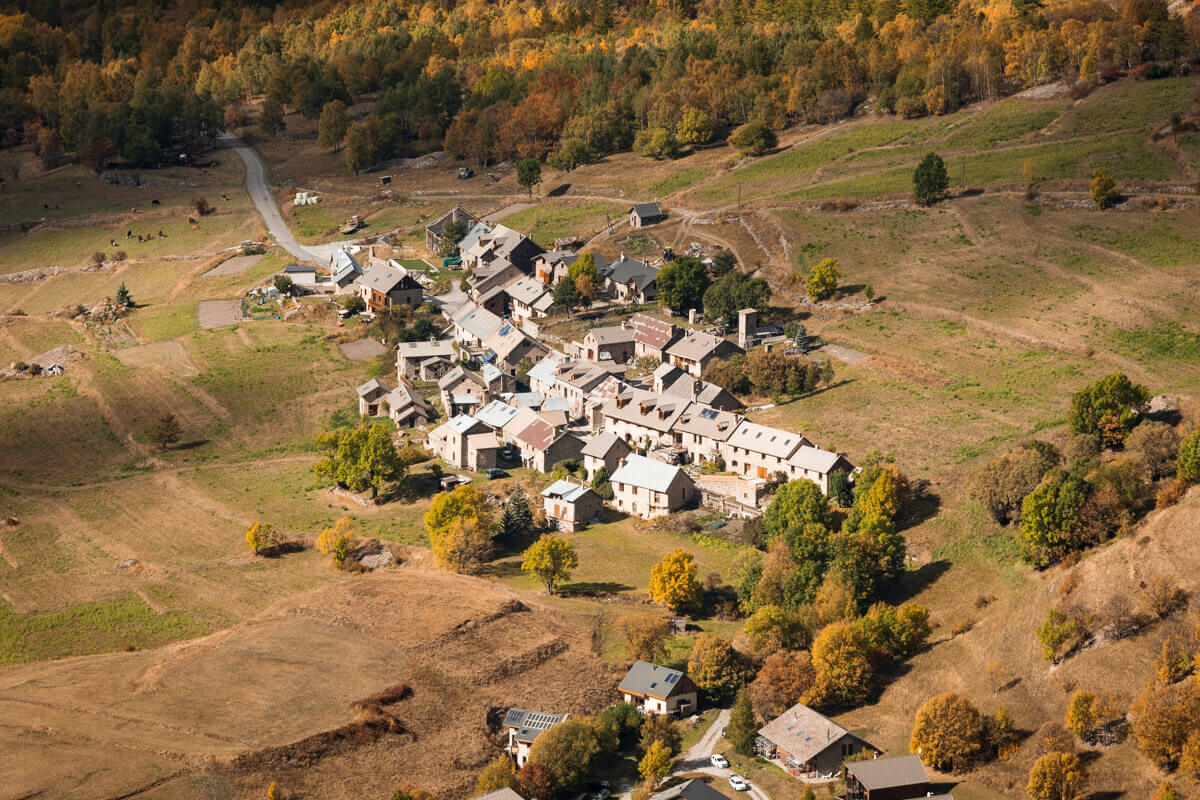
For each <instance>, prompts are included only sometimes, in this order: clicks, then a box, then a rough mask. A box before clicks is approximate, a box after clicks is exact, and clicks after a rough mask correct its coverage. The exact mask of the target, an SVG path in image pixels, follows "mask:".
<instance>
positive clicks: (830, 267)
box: [804, 258, 841, 303]
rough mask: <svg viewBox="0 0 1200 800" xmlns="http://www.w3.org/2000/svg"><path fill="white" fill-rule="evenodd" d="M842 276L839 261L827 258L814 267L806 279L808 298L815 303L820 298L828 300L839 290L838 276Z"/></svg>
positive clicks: (805, 286)
mask: <svg viewBox="0 0 1200 800" xmlns="http://www.w3.org/2000/svg"><path fill="white" fill-rule="evenodd" d="M840 277H841V272H840V271H839V269H838V262H837V259H835V258H826V259H824V260H822V261H821V262H820V263H819V264H817V265H816V266H815V267H813V268H812V270H811V271H810V272H809V273H808V279H807V280H806V281H805V284H804V289H805V292H806V293H807V294H808V299H809V300H812V301H813V302H814V303H815V302H818V301H820V300H828V299H829V298H830V297H832V296H833V293H834V291H836V290H837V285H838V278H840Z"/></svg>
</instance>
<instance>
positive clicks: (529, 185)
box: [517, 158, 542, 197]
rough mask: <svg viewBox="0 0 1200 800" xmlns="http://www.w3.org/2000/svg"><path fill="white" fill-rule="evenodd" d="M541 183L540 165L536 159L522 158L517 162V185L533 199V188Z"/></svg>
mask: <svg viewBox="0 0 1200 800" xmlns="http://www.w3.org/2000/svg"><path fill="white" fill-rule="evenodd" d="M541 182H542V165H541V163H540V162H539V161H538V160H537V159H536V158H522V159H521V160H520V161H518V162H517V183H519V184H520V185H521V186H523V187H525V188H526V189H528V190H529V196H530V197H533V187H534V186H537V185H538V184H539V183H541Z"/></svg>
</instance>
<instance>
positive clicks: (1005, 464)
mask: <svg viewBox="0 0 1200 800" xmlns="http://www.w3.org/2000/svg"><path fill="white" fill-rule="evenodd" d="M1057 462H1058V453H1057V452H1056V451H1055V450H1054V448H1053V447H1051V446H1049V445H1043V444H1042V443H1040V442H1033V443H1031V444H1029V445H1021V446H1018V447H1014V448H1013V449H1011V450H1008V451H1007V452H1004V453H1001V454H1000V455H998V456H996V457H995V458H993V459H992V460H991V461H989V462H988V463H987V464H986V465H984V466H983V467H982V468H981V469H980V470H979V471H978V472H977V473H976V474H975V476H974V477H973V479H972V481H971V492H972V494H973V495H974V497H975V499H976V500H978V501H979V503H980V505H982V506H983V507H984V508H985V509H987V512H988V514H990V515H991V517H992V519H994V520H995V521H996V522H999V523H1000V524H1002V525H1004V524H1007V523H1008V522H1010V521H1011V520H1012V518H1013V517H1014V516H1016V515H1017V514H1019V513H1020V511H1021V502H1022V501H1023V500H1024V499H1025V497H1026V495H1028V494H1029V493H1030V492H1032V491H1033V490H1034V489H1035V488H1037V485H1038V484H1039V483H1041V480H1042V477H1043V476H1044V475H1045V474H1046V472H1047V471H1049V470H1050V468H1051V467H1053V466H1055V464H1056V463H1057Z"/></svg>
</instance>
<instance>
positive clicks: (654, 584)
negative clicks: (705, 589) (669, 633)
mask: <svg viewBox="0 0 1200 800" xmlns="http://www.w3.org/2000/svg"><path fill="white" fill-rule="evenodd" d="M697 569H698V567H697V565H696V559H695V557H693V556H692V554H691V553H689V552H687V551H686V550H684V549H683V548H680V547H676V548H675V549H674V550H673V551H671V552H670V553H667V554H666V555H665V556H663V557H662V558H661V559H660V560H659V561H658V563H657V564H655V565H654V567H653V568H652V569H651V570H650V585H649V588H648V591H649V594H650V599H651V600H653V601H654V602H656V603H662V604H663V605H664V606H666V607H667V608H669V609H670V610H671V611H672V613H676V614H677V613H680V612H682V611H684V610H686V609H689V608H698V607H699V606H700V598H701V590H700V582H699V581H698V580H696V571H697Z"/></svg>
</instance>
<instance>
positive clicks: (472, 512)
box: [425, 483, 497, 572]
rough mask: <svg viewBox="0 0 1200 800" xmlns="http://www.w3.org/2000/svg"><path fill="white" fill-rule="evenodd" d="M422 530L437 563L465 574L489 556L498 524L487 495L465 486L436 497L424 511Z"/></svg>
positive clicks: (477, 488)
mask: <svg viewBox="0 0 1200 800" xmlns="http://www.w3.org/2000/svg"><path fill="white" fill-rule="evenodd" d="M425 529H426V531H428V533H429V544H430V547H431V548H432V549H433V555H434V558H436V559H437V562H438V564H439V565H441V566H442V567H443V568H445V569H452V570H454V571H456V572H466V571H468V570H471V569H474V568H475V567H477V566H479V565H480V564H482V563H483V562H484V561H486V560H487V559H488V558H489V557H490V556H491V554H492V551H493V549H494V545H493V543H492V537H493V536H494V535H495V533H496V529H497V525H496V519H495V512H494V511H493V509H492V506H491V504H490V503H488V500H487V496H486V495H484V493H483V492H482V491H481V490H480V489H479V487H478V486H475V485H474V484H470V483H467V484H462V485H460V486H458V487H457V488H455V489H454V491H452V492H443V493H442V494H440V495H438V497H437V498H436V499H435V500H434V501H433V505H431V506H430V507H429V511H427V512H425Z"/></svg>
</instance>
